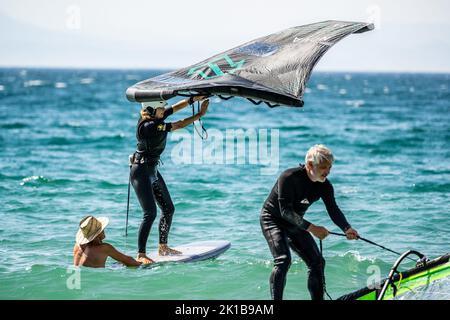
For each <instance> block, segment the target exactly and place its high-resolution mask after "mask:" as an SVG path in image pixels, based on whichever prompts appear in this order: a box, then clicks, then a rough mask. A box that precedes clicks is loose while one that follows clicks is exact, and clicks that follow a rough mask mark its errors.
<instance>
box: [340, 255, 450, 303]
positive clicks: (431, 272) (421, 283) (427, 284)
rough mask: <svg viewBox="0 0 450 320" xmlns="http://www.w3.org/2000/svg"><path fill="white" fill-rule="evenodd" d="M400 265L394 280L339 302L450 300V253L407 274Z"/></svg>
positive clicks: (362, 290)
mask: <svg viewBox="0 0 450 320" xmlns="http://www.w3.org/2000/svg"><path fill="white" fill-rule="evenodd" d="M397 262H398V263H396V265H394V267H393V269H392V270H391V274H390V277H388V278H386V279H384V280H382V281H381V282H379V283H377V284H375V285H373V286H370V287H365V288H362V289H360V290H357V291H355V292H352V293H349V294H346V295H344V296H342V297H340V298H338V300H450V253H447V254H445V255H443V256H441V257H439V258H436V259H434V260H431V261H422V262H420V263H419V265H418V266H416V267H415V268H412V269H409V270H406V271H403V272H398V271H396V268H397V267H398V265H399V264H400V263H401V260H400V259H399V260H398V261H397ZM397 264H398V265H397Z"/></svg>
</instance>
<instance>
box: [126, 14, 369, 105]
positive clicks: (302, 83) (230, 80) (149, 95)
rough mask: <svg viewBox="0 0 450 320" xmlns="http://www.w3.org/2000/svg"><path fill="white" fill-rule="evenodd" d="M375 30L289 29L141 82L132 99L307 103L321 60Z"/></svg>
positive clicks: (352, 25)
mask: <svg viewBox="0 0 450 320" xmlns="http://www.w3.org/2000/svg"><path fill="white" fill-rule="evenodd" d="M373 28H374V26H373V24H371V23H363V22H346V21H334V20H329V21H323V22H318V23H313V24H308V25H303V26H298V27H293V28H289V29H286V30H283V31H280V32H277V33H274V34H271V35H268V36H265V37H261V38H258V39H256V40H253V41H250V42H247V43H245V44H243V45H240V46H238V47H235V48H233V49H230V50H227V51H225V52H222V53H219V54H217V55H214V56H213V57H211V58H209V59H206V60H204V61H201V62H199V63H196V64H194V65H191V66H189V67H186V68H182V69H179V70H175V71H172V72H169V73H164V74H162V75H159V76H156V77H153V78H150V79H147V80H144V81H141V82H138V83H136V84H135V85H133V86H131V87H130V88H128V89H127V92H126V95H127V98H128V100H130V101H133V102H134V101H136V102H145V101H155V100H168V99H170V98H173V97H175V96H194V95H215V96H218V97H220V98H222V99H229V98H231V97H234V96H239V97H244V98H247V99H248V100H250V101H251V102H253V103H255V104H260V103H261V102H265V103H266V104H267V105H268V106H269V107H274V106H277V105H287V106H295V107H302V106H303V94H304V91H305V87H306V83H307V81H308V79H309V77H310V74H311V71H312V69H313V67H314V66H315V65H316V63H317V62H318V61H319V59H320V58H321V57H322V56H323V55H324V54H325V53H326V52H327V51H328V49H329V48H330V47H331V46H333V45H334V44H335V43H337V42H338V41H340V40H341V39H343V38H344V37H346V36H348V35H350V34H352V33H362V32H366V31H369V30H372V29H373Z"/></svg>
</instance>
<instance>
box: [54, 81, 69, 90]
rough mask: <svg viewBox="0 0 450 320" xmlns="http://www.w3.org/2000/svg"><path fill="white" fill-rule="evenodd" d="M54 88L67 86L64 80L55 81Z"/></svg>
mask: <svg viewBox="0 0 450 320" xmlns="http://www.w3.org/2000/svg"><path fill="white" fill-rule="evenodd" d="M55 88H57V89H63V88H67V84H66V83H65V82H56V83H55Z"/></svg>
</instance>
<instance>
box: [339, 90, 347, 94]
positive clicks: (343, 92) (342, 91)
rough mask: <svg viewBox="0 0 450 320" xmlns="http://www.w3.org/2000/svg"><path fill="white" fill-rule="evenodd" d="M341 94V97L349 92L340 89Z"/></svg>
mask: <svg viewBox="0 0 450 320" xmlns="http://www.w3.org/2000/svg"><path fill="white" fill-rule="evenodd" d="M339 94H341V95H344V94H347V90H345V89H339Z"/></svg>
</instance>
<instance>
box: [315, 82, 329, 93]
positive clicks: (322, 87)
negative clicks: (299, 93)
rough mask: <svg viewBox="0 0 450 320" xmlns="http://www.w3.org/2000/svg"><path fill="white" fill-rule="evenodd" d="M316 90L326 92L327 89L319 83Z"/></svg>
mask: <svg viewBox="0 0 450 320" xmlns="http://www.w3.org/2000/svg"><path fill="white" fill-rule="evenodd" d="M317 89H318V90H322V91H325V90H328V87H327V86H326V85H324V84H321V83H319V84H318V85H317Z"/></svg>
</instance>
